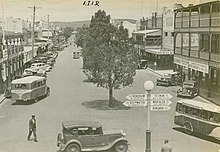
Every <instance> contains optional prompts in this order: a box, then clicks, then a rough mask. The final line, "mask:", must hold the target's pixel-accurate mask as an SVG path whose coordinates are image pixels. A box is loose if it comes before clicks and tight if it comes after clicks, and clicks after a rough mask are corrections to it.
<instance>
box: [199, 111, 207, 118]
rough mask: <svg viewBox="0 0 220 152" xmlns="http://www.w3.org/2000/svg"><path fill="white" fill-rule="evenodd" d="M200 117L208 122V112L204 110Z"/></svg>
mask: <svg viewBox="0 0 220 152" xmlns="http://www.w3.org/2000/svg"><path fill="white" fill-rule="evenodd" d="M200 116H201V118H202V119H205V120H208V111H206V110H203V111H202V112H201V115H200Z"/></svg>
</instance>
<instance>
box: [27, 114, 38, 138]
mask: <svg viewBox="0 0 220 152" xmlns="http://www.w3.org/2000/svg"><path fill="white" fill-rule="evenodd" d="M36 124H37V122H36V119H35V115H32V116H31V120H29V133H28V138H27V139H28V140H30V137H31V134H32V133H33V135H34V141H35V142H37V134H36Z"/></svg>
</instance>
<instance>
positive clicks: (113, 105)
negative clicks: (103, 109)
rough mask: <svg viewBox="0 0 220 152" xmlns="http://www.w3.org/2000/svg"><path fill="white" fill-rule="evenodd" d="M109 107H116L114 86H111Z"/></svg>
mask: <svg viewBox="0 0 220 152" xmlns="http://www.w3.org/2000/svg"><path fill="white" fill-rule="evenodd" d="M108 91H109V107H115V101H114V98H113V88H112V87H109V90H108Z"/></svg>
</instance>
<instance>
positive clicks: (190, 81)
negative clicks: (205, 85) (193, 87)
mask: <svg viewBox="0 0 220 152" xmlns="http://www.w3.org/2000/svg"><path fill="white" fill-rule="evenodd" d="M195 82H196V81H193V80H187V81H184V82H183V83H195Z"/></svg>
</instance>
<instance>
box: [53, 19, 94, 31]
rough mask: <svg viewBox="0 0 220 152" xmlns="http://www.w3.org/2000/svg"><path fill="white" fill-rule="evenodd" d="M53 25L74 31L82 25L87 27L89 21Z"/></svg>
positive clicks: (55, 23)
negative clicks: (70, 28)
mask: <svg viewBox="0 0 220 152" xmlns="http://www.w3.org/2000/svg"><path fill="white" fill-rule="evenodd" d="M52 23H53V24H54V25H59V26H60V27H72V28H74V29H76V28H77V27H82V25H89V24H90V20H85V21H74V22H59V21H57V22H52Z"/></svg>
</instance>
